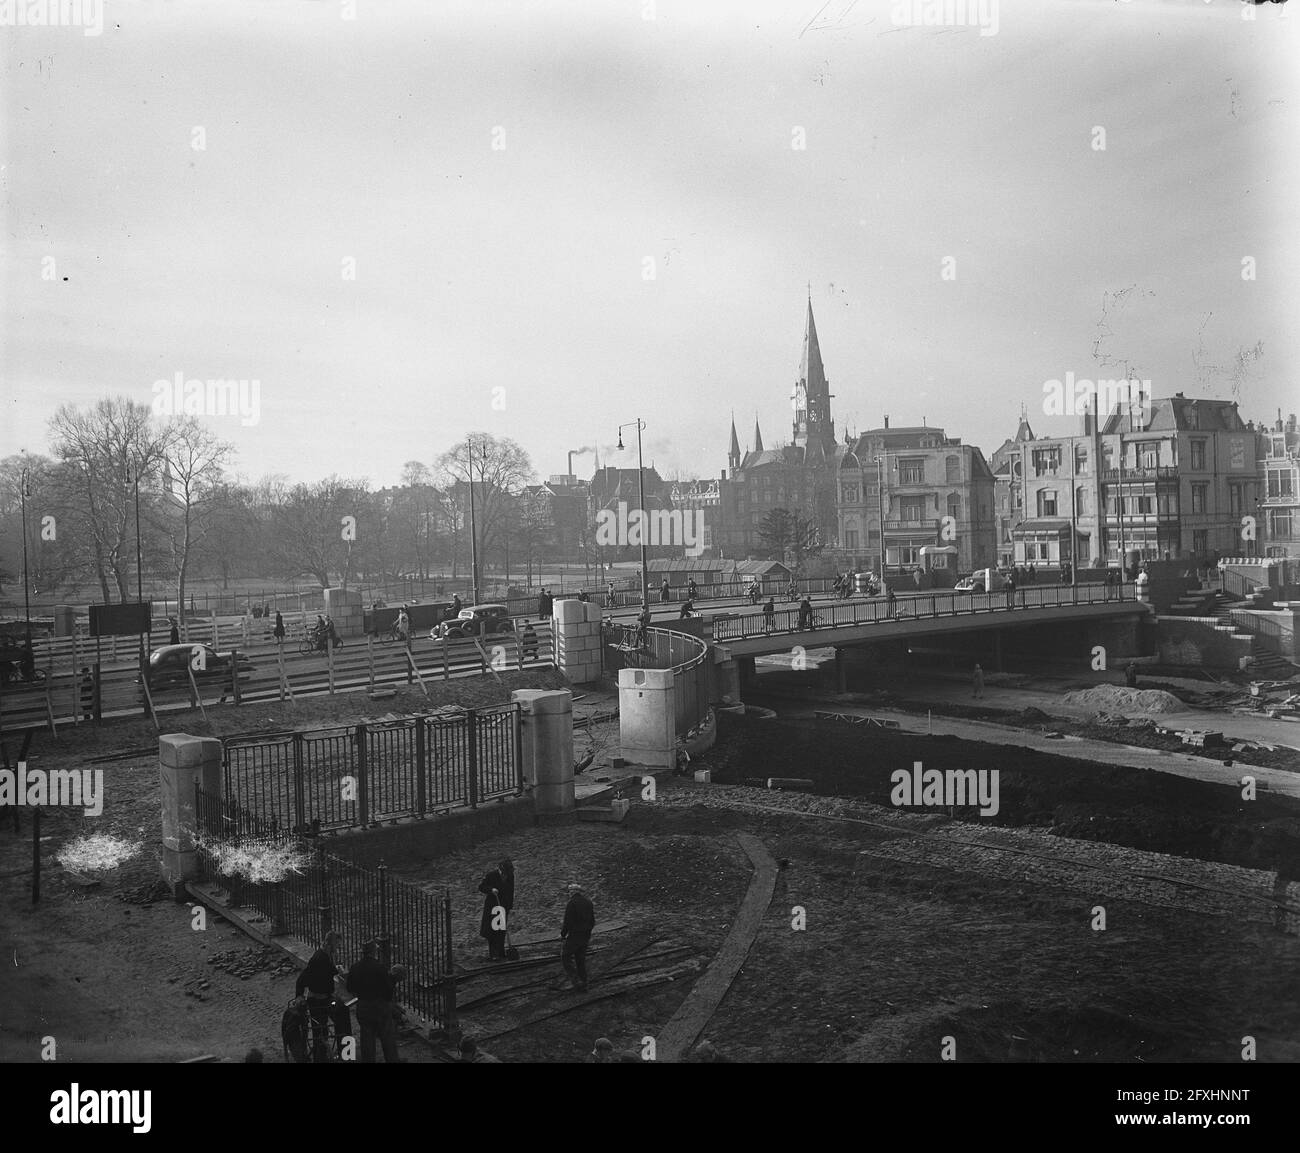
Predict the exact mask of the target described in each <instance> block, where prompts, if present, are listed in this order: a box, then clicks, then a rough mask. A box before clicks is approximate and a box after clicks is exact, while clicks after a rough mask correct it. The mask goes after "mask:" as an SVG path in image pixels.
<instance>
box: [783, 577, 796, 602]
mask: <svg viewBox="0 0 1300 1153" xmlns="http://www.w3.org/2000/svg"><path fill="white" fill-rule="evenodd" d="M785 592H786V597H787V599H789V600H792V601H797V600H798V599H799V586H798V585H797V584H795V583H794V577H791V578H790V587H789V588H788V589H786V590H785Z"/></svg>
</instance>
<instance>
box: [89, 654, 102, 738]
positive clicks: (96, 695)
mask: <svg viewBox="0 0 1300 1153" xmlns="http://www.w3.org/2000/svg"><path fill="white" fill-rule="evenodd" d="M91 700H92V701H93V702H94V705H93V707H94V710H95V723H96V724H98V723H99V722H100V721H102V720H103V719H104V674H103V671H102V669H101V668H100V664H99V662H98V661H96V662H95V685H94V689H93V690H92V696H91Z"/></svg>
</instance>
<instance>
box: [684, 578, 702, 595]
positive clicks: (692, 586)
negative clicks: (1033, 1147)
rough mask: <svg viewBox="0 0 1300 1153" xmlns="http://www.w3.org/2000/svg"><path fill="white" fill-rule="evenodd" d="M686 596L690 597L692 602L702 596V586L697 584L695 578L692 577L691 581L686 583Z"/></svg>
mask: <svg viewBox="0 0 1300 1153" xmlns="http://www.w3.org/2000/svg"><path fill="white" fill-rule="evenodd" d="M686 595H687V596H688V597H690V599H691V600H694V599H695V598H696V597H697V596H699V595H700V586H699V585H697V584H696V583H695V578H694V577H691V579H690V580H688V581H687V582H686Z"/></svg>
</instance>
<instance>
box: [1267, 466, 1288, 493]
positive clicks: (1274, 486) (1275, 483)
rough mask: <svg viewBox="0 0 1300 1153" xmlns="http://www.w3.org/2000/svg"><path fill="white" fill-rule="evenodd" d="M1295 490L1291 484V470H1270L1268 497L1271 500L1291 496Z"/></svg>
mask: <svg viewBox="0 0 1300 1153" xmlns="http://www.w3.org/2000/svg"><path fill="white" fill-rule="evenodd" d="M1293 491H1294V489H1293V488H1292V484H1291V470H1290V469H1280V468H1271V469H1269V470H1268V495H1269V497H1270V498H1274V499H1276V498H1277V497H1282V496H1290V495H1291V494H1292V492H1293Z"/></svg>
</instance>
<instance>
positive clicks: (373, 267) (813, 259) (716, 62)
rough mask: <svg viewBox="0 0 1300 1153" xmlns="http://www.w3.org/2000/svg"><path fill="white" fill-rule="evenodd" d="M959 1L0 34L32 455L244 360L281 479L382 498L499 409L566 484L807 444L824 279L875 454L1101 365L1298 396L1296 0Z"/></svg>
mask: <svg viewBox="0 0 1300 1153" xmlns="http://www.w3.org/2000/svg"><path fill="white" fill-rule="evenodd" d="M24 2H25V0H17V7H18V8H21V7H23V5H24ZM26 2H27V3H28V4H30V0H26ZM87 4H88V5H89V4H90V0H87ZM931 6H932V5H928V4H922V5H908V4H898V3H896V2H894V0H856V2H855V0H829V2H828V0H811V2H809V3H793V2H786V3H781V2H775V3H772V2H767V0H757V2H751V0H746V2H744V3H704V2H701V0H682V2H676V0H602V2H594V0H591V2H587V0H576V2H572V3H566V4H556V3H500V2H492V0H473V2H470V3H458V2H451V0H436V2H428V0H424V2H419V3H404V2H400V0H384V2H383V3H380V2H378V0H355V2H353V0H313V2H307V0H219V2H206V0H194V2H189V0H123V2H116V3H115V2H113V0H109V2H108V3H107V4H106V5H105V8H104V18H103V27H102V32H101V33H100V34H99V35H86V34H85V33H86V32H87V31H91V29H87V28H82V27H30V26H22V27H17V26H12V24H11V25H10V26H6V27H0V62H2V66H3V87H2V88H0V163H2V164H3V168H2V170H0V180H2V183H0V195H3V207H4V221H5V228H4V233H3V245H4V262H3V274H2V276H0V294H2V299H0V405H2V406H3V408H2V411H3V418H2V419H0V456H6V455H9V454H12V453H15V452H18V451H20V450H24V449H25V450H27V451H29V452H47V451H49V438H48V422H49V419H50V417H51V416H52V415H53V413H54V411H55V409H56V408H57V407H58V406H59V405H60V404H64V403H72V404H77V405H88V404H91V403H93V402H94V401H95V400H97V399H99V398H100V397H102V396H105V395H112V394H121V395H126V396H129V397H131V398H133V399H136V400H139V401H140V402H141V403H145V404H151V403H154V401H155V397H156V395H157V394H156V392H155V388H154V385H155V382H156V381H159V380H165V381H169V382H170V381H173V380H174V379H175V378H176V376H177V374H180V376H181V378H182V380H193V379H197V380H212V379H243V380H247V381H249V382H250V392H249V395H250V396H253V395H256V397H257V398H258V406H257V411H256V420H255V422H254V420H253V419H252V417H251V416H250V415H249V414H248V413H247V412H246V414H245V416H243V417H242V418H241V416H240V415H238V414H233V415H222V414H219V413H213V414H210V415H207V416H205V417H204V420H205V423H208V424H209V425H210V426H211V427H212V428H213V430H214V431H215V432H217V433H218V435H220V436H222V437H225V438H226V439H228V440H229V441H230V442H231V443H232V444H233V445H234V446H235V449H236V461H235V468H236V471H237V472H238V473H239V475H241V476H242V477H243V478H245V479H247V480H254V479H256V478H258V477H260V476H262V475H264V474H267V473H279V474H283V475H286V476H287V477H289V478H290V479H291V480H293V481H310V480H313V479H316V478H319V477H322V476H325V475H328V474H331V473H338V474H340V475H343V476H348V477H366V478H368V479H369V480H370V482H371V483H372V484H373V485H375V486H376V487H380V486H384V485H389V484H394V483H397V482H398V481H399V478H400V473H401V469H402V465H403V464H404V462H406V461H408V460H420V461H423V462H425V463H431V462H432V461H433V460H434V459H435V458H436V457H437V456H438V455H440V454H441V453H442V452H444V451H446V450H447V449H449V448H451V447H453V446H454V445H456V444H457V443H462V442H463V440H464V437H465V436H466V434H467V433H469V432H478V431H485V432H489V433H492V434H493V435H496V436H506V437H511V438H513V439H514V440H516V441H518V442H519V443H520V444H522V445H523V447H524V448H525V449H526V450H527V451H528V452H529V454H530V455H531V458H532V461H533V464H534V467H535V468H536V470H537V473H538V474H539V475H540V476H542V477H545V476H547V475H549V474H552V473H563V472H564V471H565V470H566V452H567V451H568V450H571V449H580V448H589V447H590V446H593V445H594V446H597V447H598V448H599V450H600V454H601V462H602V463H603V464H616V465H621V466H623V467H635V465H636V454H635V436H634V433H633V434H632V435H631V436H630V437H629V439H628V440H626V441H625V443H626V444H628V445H629V448H628V449H626V450H625V451H624V452H622V453H618V452H616V451H615V450H614V447H613V446H614V443H615V441H616V439H617V436H618V426H619V425H620V424H623V423H625V422H631V421H634V420H636V419H638V418H641V419H643V420H644V421H645V423H646V429H645V434H644V445H645V458H646V463H647V464H651V463H653V464H654V465H655V467H657V468H658V469H659V471H660V472H661V473H662V474H663V475H665V476H682V477H693V476H716V475H717V474H718V473H719V471H720V470H721V469H723V468H725V467H726V464H727V462H726V449H727V441H728V433H729V427H730V423H729V422H730V419H731V416H732V413H733V412H734V414H735V419H736V423H737V427H738V429H739V431H740V438H741V442H742V448H744V447H747V446H748V444H749V442H750V441H751V439H752V430H753V425H754V420H755V418H757V419H758V420H759V421H760V422H761V426H762V430H763V438H764V441H765V443H766V445H767V447H769V448H770V447H773V446H774V445H776V444H779V443H781V442H783V441H785V440H788V439H789V437H790V435H791V433H790V421H791V418H792V412H791V407H790V400H789V397H790V391H791V388H792V386H793V384H794V380H795V377H796V374H797V370H798V365H799V354H800V348H801V342H802V337H803V325H804V315H805V310H806V299H807V298H808V297H809V296H811V300H812V304H813V308H814V311H815V313H816V317H817V327H818V333H819V336H820V341H821V350H822V355H823V358H824V361H825V365H826V371H827V375H828V376H829V378H830V381H831V390H832V392H833V394H834V400H833V401H832V414H833V416H834V417H835V420H836V426H837V429H838V430H839V432H840V435H841V436H842V435H843V433H844V431H845V430H846V429H848V430H851V431H865V430H866V429H868V428H874V427H878V426H879V425H880V424H881V422H882V420H883V417H884V416H885V415H886V414H888V415H889V417H890V422H891V424H893V425H894V426H898V425H904V424H920V423H922V421H925V422H926V423H928V424H931V425H942V426H943V427H944V428H945V429H946V430H947V432H948V434H949V435H950V436H955V437H960V438H962V439H963V440H964V441H966V442H967V443H974V444H977V445H979V446H981V447H982V448H983V449H984V450H985V452H986V453H990V452H992V450H993V449H994V448H996V447H997V446H998V444H1000V443H1001V442H1002V440H1003V439H1005V438H1006V437H1008V436H1010V435H1012V434H1013V433H1014V431H1015V428H1016V424H1017V421H1018V419H1019V417H1020V414H1021V408H1022V405H1023V406H1024V408H1025V411H1026V414H1027V415H1028V417H1029V420H1030V423H1031V425H1032V426H1033V428H1034V430H1035V431H1036V432H1038V433H1039V434H1059V433H1067V432H1071V431H1075V430H1076V426H1077V424H1078V421H1077V420H1075V419H1072V418H1070V417H1067V416H1049V415H1046V414H1045V413H1044V399H1043V398H1044V385H1045V383H1046V382H1048V381H1050V380H1054V379H1058V380H1059V379H1064V378H1065V375H1066V373H1069V372H1072V373H1073V374H1074V375H1075V377H1076V378H1096V377H1102V376H1104V377H1116V376H1120V375H1123V374H1124V372H1125V371H1127V372H1128V373H1129V374H1130V375H1132V376H1133V377H1135V378H1141V379H1149V380H1151V382H1152V384H1151V390H1152V392H1153V393H1154V395H1156V396H1163V395H1170V394H1172V393H1174V392H1178V391H1183V392H1186V394H1187V395H1188V396H1193V395H1195V396H1205V397H1217V398H1223V399H1237V400H1239V401H1240V403H1241V412H1242V415H1243V417H1245V418H1251V417H1255V418H1261V417H1262V418H1265V419H1268V420H1272V419H1273V418H1274V416H1275V415H1276V411H1275V410H1277V409H1278V408H1281V409H1283V410H1284V415H1285V413H1288V412H1291V411H1295V410H1297V409H1300V403H1297V401H1298V400H1300V387H1297V384H1296V373H1295V369H1296V365H1297V355H1296V354H1297V343H1298V342H1300V335H1298V334H1297V325H1296V324H1295V321H1294V316H1293V315H1286V314H1284V309H1285V308H1286V306H1287V305H1288V304H1294V301H1295V300H1296V292H1295V289H1296V283H1297V275H1296V269H1297V267H1298V265H1297V258H1298V257H1300V252H1298V251H1297V248H1298V246H1300V242H1298V240H1297V237H1298V236H1300V229H1298V228H1297V223H1298V221H1297V216H1298V215H1300V179H1298V171H1297V165H1298V163H1300V159H1298V158H1300V150H1298V149H1297V143H1298V142H1300V69H1297V68H1296V67H1295V63H1296V58H1297V47H1298V44H1297V40H1298V35H1297V28H1298V27H1300V14H1289V9H1291V8H1294V7H1296V6H1295V5H1274V4H1266V5H1263V6H1262V7H1259V8H1254V7H1253V6H1247V5H1243V4H1242V3H1241V2H1240V0H1209V2H1205V0H1131V2H1123V0H1001V2H1000V3H996V4H995V5H994V4H990V3H986V4H984V5H983V6H978V5H976V4H974V3H971V4H970V5H966V4H960V5H957V6H956V7H955V8H954V7H953V5H951V4H950V5H949V8H950V9H951V15H952V17H953V19H951V20H950V21H949V22H948V23H947V24H943V23H939V24H934V25H925V24H909V23H908V22H907V21H908V19H909V18H910V17H911V16H912V15H913V14H919V15H921V16H922V17H924V9H925V8H926V7H931ZM6 7H9V8H13V7H14V5H5V4H4V3H0V14H2V13H3V12H4V10H5V9H6ZM1247 7H1250V15H1253V16H1254V19H1244V18H1243V11H1244V9H1246V8H1247ZM918 9H919V12H918V11H917V10H918ZM971 13H973V14H974V18H972V17H971ZM981 13H983V14H984V15H985V17H986V19H985V20H984V22H983V27H982V28H981V26H980V24H979V20H978V16H979V15H980V14H981ZM994 13H996V22H994V21H993V20H992V15H993V14H994ZM9 19H10V20H13V19H16V17H12V16H11V17H9ZM985 33H991V34H985ZM1099 129H1100V130H1102V131H1104V140H1103V139H1102V138H1101V137H1100V136H1099V133H1098V130H1099ZM1102 143H1104V148H1102V147H1099V144H1102ZM1244 261H1247V262H1253V278H1252V277H1250V276H1249V275H1248V274H1244V271H1243V270H1244V269H1246V268H1247V266H1246V265H1244V264H1243V262H1244ZM1121 365H1123V366H1126V369H1124V368H1120V367H1119V366H1121ZM252 381H256V382H257V384H258V388H257V390H256V392H255V393H253V392H252V391H251V382H252ZM629 431H631V430H629ZM592 463H593V461H592V457H591V455H590V454H589V453H588V454H586V455H579V456H578V457H576V458H575V461H574V464H575V471H576V472H578V473H580V474H582V475H590V470H591V466H592Z"/></svg>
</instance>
